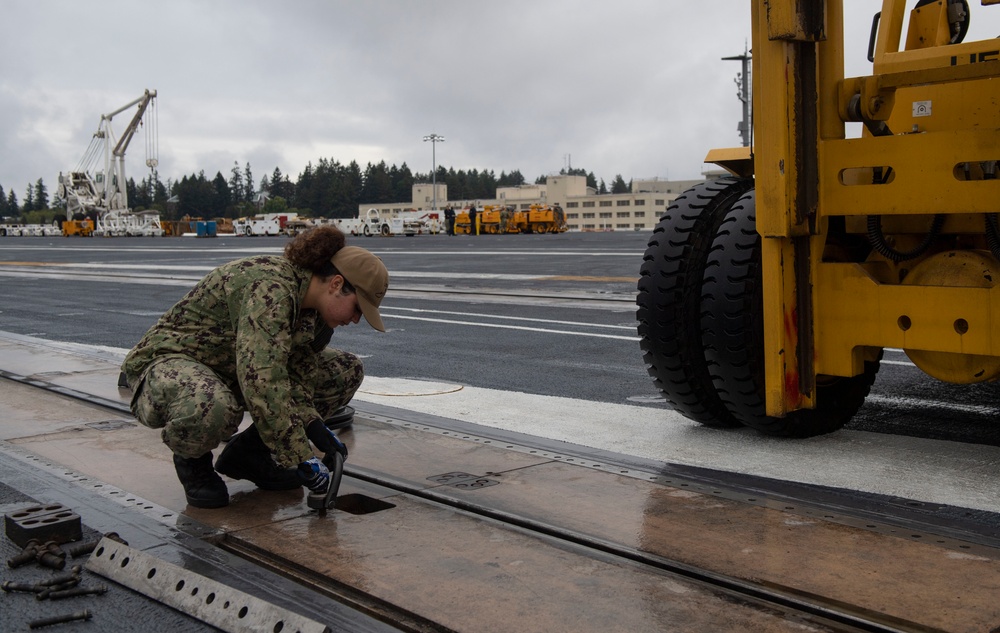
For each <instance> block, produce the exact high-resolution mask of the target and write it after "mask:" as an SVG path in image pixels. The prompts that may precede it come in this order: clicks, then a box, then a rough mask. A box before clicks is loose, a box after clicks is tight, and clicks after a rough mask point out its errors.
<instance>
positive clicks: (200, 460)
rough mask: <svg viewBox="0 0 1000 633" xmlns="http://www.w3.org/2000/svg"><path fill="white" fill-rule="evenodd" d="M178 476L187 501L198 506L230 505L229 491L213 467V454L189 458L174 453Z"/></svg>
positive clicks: (218, 506)
mask: <svg viewBox="0 0 1000 633" xmlns="http://www.w3.org/2000/svg"><path fill="white" fill-rule="evenodd" d="M174 468H175V469H176V470H177V478H178V479H180V480H181V485H182V486H184V496H185V497H187V502H188V503H189V504H190V505H192V506H194V507H196V508H222V507H225V506H227V505H229V491H228V490H227V489H226V483H225V482H224V481H222V477H219V476H218V475H217V474H216V473H215V470H214V469H213V468H212V454H211V453H205V454H204V455H202V456H201V457H196V458H193V459H192V458H187V457H181V456H180V455H177V454H174Z"/></svg>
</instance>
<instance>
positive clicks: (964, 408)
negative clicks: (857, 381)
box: [865, 394, 1000, 417]
mask: <svg viewBox="0 0 1000 633" xmlns="http://www.w3.org/2000/svg"><path fill="white" fill-rule="evenodd" d="M865 402H871V403H873V404H880V405H884V406H887V407H895V408H904V407H905V408H908V409H918V410H924V409H940V410H942V411H960V412H962V413H972V414H975V415H983V416H990V417H992V416H996V415H997V414H998V413H1000V408H997V407H990V406H984V405H976V404H961V403H959V402H943V401H941V400H925V399H923V398H906V397H893V396H879V395H873V394H869V395H868V397H867V398H865Z"/></svg>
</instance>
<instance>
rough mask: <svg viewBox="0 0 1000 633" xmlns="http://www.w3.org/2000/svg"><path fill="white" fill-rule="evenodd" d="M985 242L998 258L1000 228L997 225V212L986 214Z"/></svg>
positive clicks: (999, 257)
mask: <svg viewBox="0 0 1000 633" xmlns="http://www.w3.org/2000/svg"><path fill="white" fill-rule="evenodd" d="M985 217H986V244H987V245H988V246H989V247H990V252H991V253H993V257H996V258H997V259H1000V228H998V227H997V214H996V213H987V214H986V216H985Z"/></svg>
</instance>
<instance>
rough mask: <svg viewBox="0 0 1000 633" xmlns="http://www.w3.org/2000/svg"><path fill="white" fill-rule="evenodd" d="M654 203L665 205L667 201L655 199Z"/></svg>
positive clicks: (660, 205) (659, 205)
mask: <svg viewBox="0 0 1000 633" xmlns="http://www.w3.org/2000/svg"><path fill="white" fill-rule="evenodd" d="M653 204H655V205H656V206H658V207H662V206H663V205H665V204H666V202H664V201H663V200H656V201H654V203H653Z"/></svg>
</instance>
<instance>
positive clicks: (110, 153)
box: [58, 90, 159, 226]
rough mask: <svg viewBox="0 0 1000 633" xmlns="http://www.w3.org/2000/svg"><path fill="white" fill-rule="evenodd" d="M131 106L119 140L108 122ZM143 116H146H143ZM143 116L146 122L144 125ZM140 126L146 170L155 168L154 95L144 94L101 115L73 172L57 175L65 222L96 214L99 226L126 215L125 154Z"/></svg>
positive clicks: (156, 158)
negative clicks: (144, 134) (132, 110)
mask: <svg viewBox="0 0 1000 633" xmlns="http://www.w3.org/2000/svg"><path fill="white" fill-rule="evenodd" d="M133 106H138V107H137V108H136V111H135V113H134V114H133V116H132V120H131V121H130V122H129V124H128V127H126V128H125V131H124V132H123V133H122V135H121V137H120V138H119V137H117V136H116V135H115V132H114V129H113V128H112V127H111V120H112V119H113V118H114V117H115V116H116V115H118V114H120V113H122V112H124V111H125V110H128V109H129V108H131V107H133ZM147 112H148V113H149V116H146V115H147ZM144 116H146V119H147V120H146V122H145V124H144V121H143V117H144ZM141 125H144V127H145V131H146V165H147V166H148V167H149V168H150V169H152V168H155V167H156V165H157V164H158V157H157V152H158V144H159V139H158V133H159V131H158V129H157V128H158V123H157V116H156V91H155V90H146V91H145V92H144V93H143V95H142V96H141V97H139V98H138V99H135V100H133V101H130V102H129V103H127V104H125V105H123V106H122V107H120V108H118V109H117V110H115V111H114V112H110V113H108V114H102V115H101V121H100V124H99V125H98V128H97V131H96V132H94V136H93V138H92V139H91V141H90V146H89V147H88V148H87V151H86V152H85V153H84V155H83V158H81V159H80V162H79V163H78V164H77V166H76V168H75V169H74V170H73V171H71V172H70V173H69V174H68V175H64V174H63V173H62V172H60V173H59V185H58V195H59V197H60V198H62V199H63V200H65V201H66V219H74V218H79V217H80V214H82V215H87V216H91V215H94V214H96V216H97V220H98V225H99V226H100V225H101V224H102V223H107V222H112V223H113V222H114V219H115V218H120V217H122V216H125V215H128V212H129V208H128V193H127V191H126V187H125V184H126V182H127V179H126V177H125V150H126V149H128V146H129V143H131V142H132V137H133V136H134V135H135V133H136V131H137V130H138V129H139V127H140V126H141Z"/></svg>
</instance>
